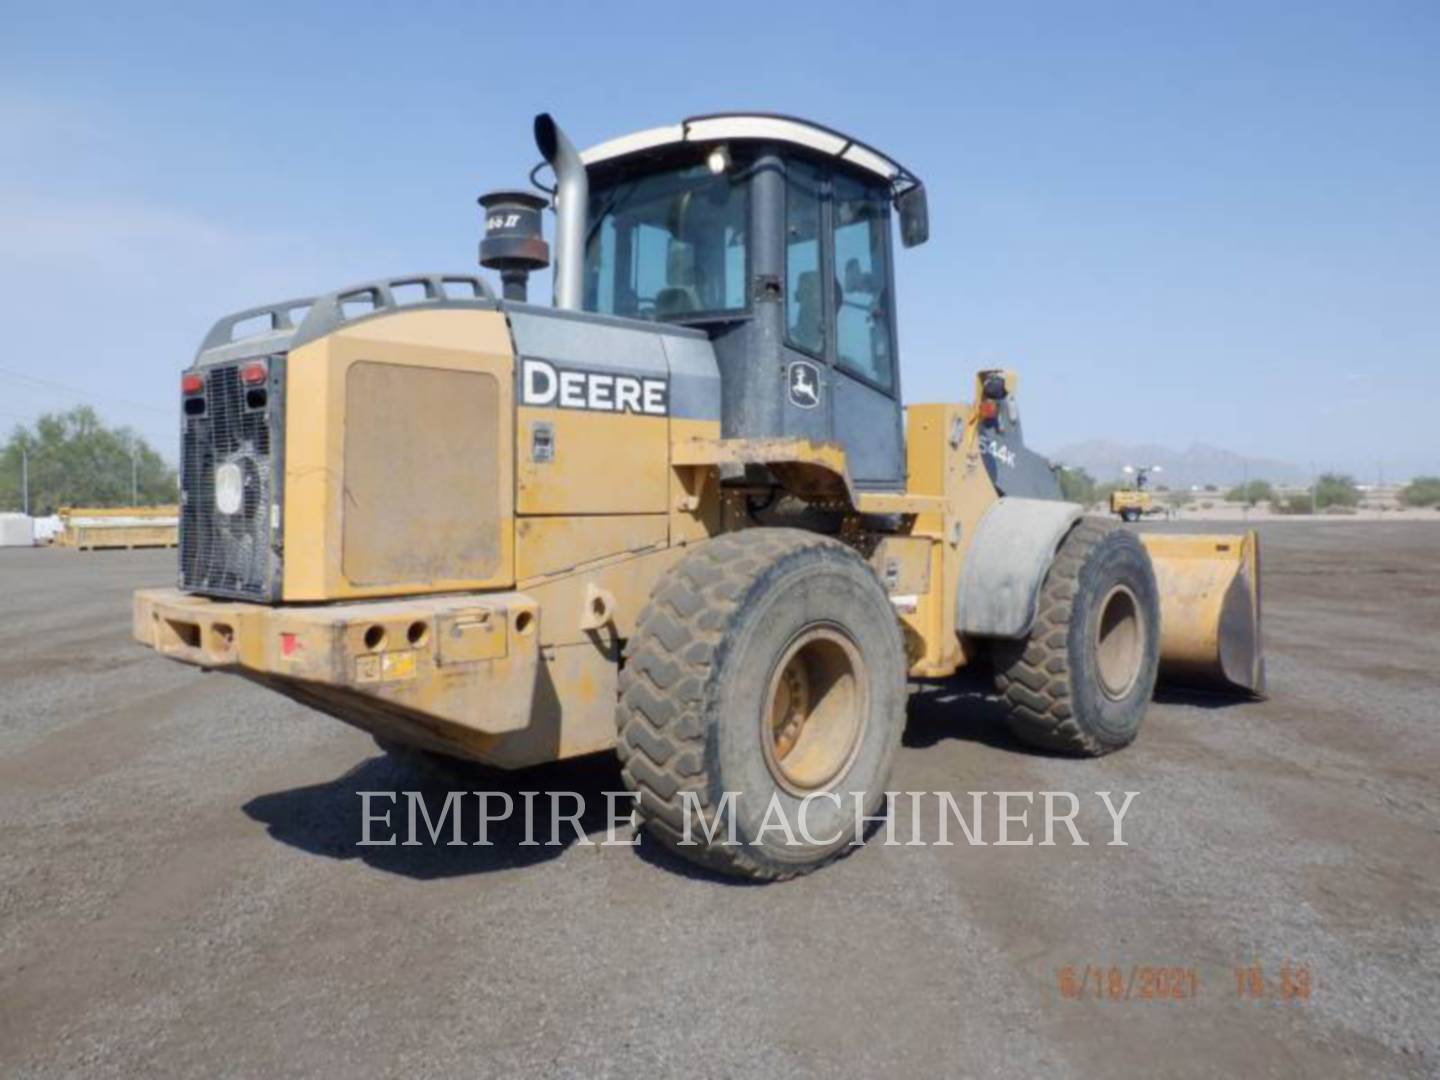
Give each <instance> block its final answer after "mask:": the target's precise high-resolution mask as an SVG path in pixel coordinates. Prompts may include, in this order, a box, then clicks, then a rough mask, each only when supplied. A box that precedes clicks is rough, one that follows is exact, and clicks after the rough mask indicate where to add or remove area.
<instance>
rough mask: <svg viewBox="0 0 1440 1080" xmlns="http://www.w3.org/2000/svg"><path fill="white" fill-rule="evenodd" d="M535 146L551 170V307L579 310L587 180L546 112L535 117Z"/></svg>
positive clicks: (575, 155)
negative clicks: (552, 231) (552, 296)
mask: <svg viewBox="0 0 1440 1080" xmlns="http://www.w3.org/2000/svg"><path fill="white" fill-rule="evenodd" d="M535 145H536V146H537V147H538V148H539V150H540V156H541V157H543V158H544V159H545V160H546V161H548V162H549V163H550V167H551V168H552V169H554V170H555V306H556V307H558V308H566V309H568V310H570V311H579V310H580V308H581V307H582V306H583V304H584V293H585V219H586V216H587V214H588V211H589V207H590V178H589V177H588V176H587V175H586V173H585V165H584V164H583V163H582V162H581V161H580V155H579V154H578V153H577V152H576V150H575V146H574V144H573V143H571V141H570V140H569V139H568V138H566V137H565V133H564V132H563V131H561V130H560V125H559V124H557V123H555V120H554V118H552V117H551V115H550V114H549V113H541V114H540V115H539V116H537V117H535Z"/></svg>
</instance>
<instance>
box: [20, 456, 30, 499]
mask: <svg viewBox="0 0 1440 1080" xmlns="http://www.w3.org/2000/svg"><path fill="white" fill-rule="evenodd" d="M20 507H21V509H22V510H24V512H25V516H26V517H29V516H30V451H28V450H27V449H25V444H24V443H21V444H20Z"/></svg>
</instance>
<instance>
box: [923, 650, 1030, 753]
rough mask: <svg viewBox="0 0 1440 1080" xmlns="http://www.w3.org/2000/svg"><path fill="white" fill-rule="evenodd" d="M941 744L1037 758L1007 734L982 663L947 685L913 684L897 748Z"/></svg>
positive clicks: (948, 680)
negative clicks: (976, 746) (947, 742)
mask: <svg viewBox="0 0 1440 1080" xmlns="http://www.w3.org/2000/svg"><path fill="white" fill-rule="evenodd" d="M945 739H959V740H960V741H962V742H974V743H981V744H982V745H985V746H993V747H995V748H996V749H999V750H1012V751H1015V752H1016V753H1022V754H1033V753H1035V750H1034V748H1033V747H1029V746H1026V745H1025V744H1024V743H1022V742H1020V741H1019V740H1018V739H1016V738H1015V736H1014V735H1012V734H1010V728H1009V727H1008V726H1007V725H1006V723H1005V708H1004V706H1002V705H1001V704H1000V701H999V700H998V699H997V698H996V696H995V684H994V681H993V678H992V676H991V674H990V668H989V665H988V664H985V663H981V664H978V665H976V666H974V667H970V668H962V669H960V671H958V672H956V673H955V674H954V675H952V676H950V677H949V678H946V679H924V680H911V682H910V708H909V717H908V720H907V722H906V724H905V734H904V736H903V737H902V739H901V745H902V746H905V747H908V748H911V749H923V748H925V747H927V746H934V745H935V744H936V743H938V742H941V741H943V740H945Z"/></svg>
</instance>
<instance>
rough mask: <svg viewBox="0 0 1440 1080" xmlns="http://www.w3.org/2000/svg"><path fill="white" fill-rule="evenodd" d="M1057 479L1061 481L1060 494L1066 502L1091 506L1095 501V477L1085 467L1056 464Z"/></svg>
mask: <svg viewBox="0 0 1440 1080" xmlns="http://www.w3.org/2000/svg"><path fill="white" fill-rule="evenodd" d="M1055 479H1056V480H1058V481H1059V482H1060V494H1061V495H1062V496H1063V497H1064V498H1065V501H1066V502H1073V503H1079V504H1080V505H1081V506H1089V505H1090V504H1091V503H1093V502H1094V501H1095V478H1094V477H1093V476H1091V475H1090V474H1089V473H1088V472H1086V471H1085V470H1084V469H1072V468H1069V467H1068V466H1065V465H1056V466H1055Z"/></svg>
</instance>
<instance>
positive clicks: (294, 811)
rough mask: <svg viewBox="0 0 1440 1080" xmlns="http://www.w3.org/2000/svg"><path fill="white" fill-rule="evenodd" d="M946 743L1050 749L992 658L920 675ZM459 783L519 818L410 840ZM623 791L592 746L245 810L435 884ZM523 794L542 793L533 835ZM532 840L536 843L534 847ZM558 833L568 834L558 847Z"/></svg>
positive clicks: (609, 759)
mask: <svg viewBox="0 0 1440 1080" xmlns="http://www.w3.org/2000/svg"><path fill="white" fill-rule="evenodd" d="M1194 696H1195V699H1196V700H1195V703H1196V704H1201V705H1207V706H1211V707H1215V706H1220V705H1223V704H1225V703H1226V702H1225V699H1223V698H1216V699H1213V700H1212V699H1211V698H1209V696H1208V695H1194ZM1157 700H1174V698H1173V697H1172V695H1170V694H1167V695H1166V696H1165V697H1164V698H1163V699H1162V698H1160V697H1159V696H1158V695H1157ZM1186 700H1187V701H1188V700H1189V698H1188V696H1187V698H1186ZM946 739H956V740H960V741H963V742H974V743H979V744H982V745H985V746H990V747H994V748H996V749H1000V750H1005V751H1009V752H1014V753H1020V754H1029V755H1035V754H1039V755H1042V756H1049V755H1047V754H1046V752H1045V751H1042V750H1036V749H1035V748H1034V747H1030V746H1026V745H1025V744H1024V743H1022V742H1020V741H1019V740H1017V739H1016V738H1015V737H1014V736H1013V735H1011V734H1010V730H1009V728H1008V727H1007V725H1006V723H1005V711H1004V708H1003V706H1001V704H1000V702H999V701H998V700H997V699H996V697H995V694H994V690H993V684H992V682H991V679H990V675H989V672H988V669H985V668H984V667H983V665H982V666H981V669H980V670H973V669H972V670H967V671H961V672H960V673H959V674H957V675H955V676H953V677H951V678H948V679H937V680H924V681H913V682H912V683H911V693H910V701H909V707H908V712H907V719H906V725H905V732H904V735H903V736H902V740H901V744H902V745H903V746H905V747H907V748H910V749H923V748H925V747H929V746H934V745H935V744H937V743H939V742H941V741H943V740H946ZM452 790H455V791H464V792H467V793H468V792H497V793H504V794H506V795H508V796H509V797H510V798H511V799H512V800H513V803H514V811H513V813H512V814H511V816H510V817H508V818H506V819H505V820H498V821H493V822H491V823H490V824H489V826H488V829H487V833H486V836H487V839H489V840H490V842H491V846H489V847H481V846H476V845H475V841H476V840H477V839H478V838H479V835H480V821H479V816H480V801H479V799H478V798H476V797H475V796H474V795H468V794H467V796H466V797H465V798H463V799H462V800H461V805H462V814H461V830H460V835H461V839H462V840H463V841H464V846H450V845H449V843H448V841H449V840H450V839H451V836H452V834H451V832H450V828H451V827H450V826H449V825H448V824H447V825H446V827H445V829H444V831H443V832H442V833H441V834H440V839H439V841H438V842H432V841H431V839H430V837H429V835H428V833H427V831H426V826H425V822H424V820H423V819H417V827H416V836H417V838H418V839H419V841H420V842H419V843H418V844H415V845H410V846H407V845H406V844H405V843H404V841H405V840H406V839H407V838H408V805H407V801H406V796H405V795H404V792H410V791H413V792H418V793H419V796H420V798H421V799H423V801H424V804H425V808H426V810H427V811H428V813H429V815H430V818H431V820H432V821H438V819H439V815H440V813H441V810H442V808H443V806H444V804H445V799H446V796H447V795H448V794H449V793H450V791H452ZM624 790H625V789H624V784H623V783H622V781H621V779H620V769H619V765H618V764H617V763H616V761H615V759H614V756H613V755H610V754H592V755H590V756H589V757H584V758H579V759H576V760H573V761H564V762H556V763H554V764H550V765H542V766H538V767H536V768H532V769H525V770H522V771H520V772H515V773H508V774H497V773H491V772H488V771H485V770H482V769H474V770H471V769H467V768H465V767H464V766H457V767H456V768H455V770H454V775H453V777H451V778H448V779H442V778H440V777H437V776H435V775H433V774H430V773H427V772H422V771H420V770H418V769H416V768H414V767H412V766H410V765H408V764H406V763H405V761H404V760H403V759H400V758H394V757H390V756H388V755H384V754H381V755H379V756H376V757H372V758H369V759H368V760H366V761H364V762H362V763H361V764H359V765H357V766H356V767H355V768H353V769H351V770H350V771H348V772H346V773H345V774H344V775H342V776H338V777H336V778H335V779H334V780H329V781H326V782H324V783H320V784H312V785H309V786H307V787H298V788H291V789H290V790H288V791H277V792H273V793H271V794H268V795H261V796H258V797H256V798H254V799H251V800H250V801H249V802H248V803H246V804H245V806H244V808H243V809H244V811H245V813H246V815H247V816H249V817H250V818H251V819H252V820H254V821H257V822H259V823H260V824H262V825H264V826H265V829H266V831H267V832H268V833H269V834H270V836H272V837H274V838H275V839H276V840H279V841H280V842H281V843H284V844H288V845H290V846H291V847H295V848H299V849H301V850H302V851H307V852H310V853H311V854H313V855H320V856H323V857H325V858H330V859H359V860H361V861H363V862H364V863H365V864H366V865H368V866H372V867H374V868H375V869H377V870H383V871H385V872H386V873H392V874H399V875H402V876H404V877H410V878H416V879H420V880H427V879H437V878H450V877H465V876H469V875H473V874H486V873H491V872H493V871H497V870H514V869H520V868H523V867H526V866H532V865H535V864H538V863H543V862H547V861H549V860H551V859H555V858H558V857H560V856H561V855H563V854H564V853H565V851H566V850H568V849H569V848H570V847H571V846H572V845H573V844H575V843H576V835H575V829H574V827H573V826H572V825H571V823H570V820H569V819H568V817H567V815H568V814H569V813H571V812H573V810H574V808H575V806H574V800H573V799H571V798H569V797H568V796H567V795H562V796H561V801H560V805H559V807H558V813H557V807H556V805H555V804H554V803H552V802H551V799H550V796H549V793H550V792H552V791H553V792H561V793H569V792H573V793H575V795H578V796H579V797H580V798H581V799H583V800H584V802H583V806H584V809H583V811H582V812H581V814H580V817H579V825H580V828H581V830H582V831H583V832H584V833H585V835H586V836H587V837H589V838H590V840H591V841H592V842H593V843H600V842H601V841H603V840H604V839H605V830H606V828H607V825H608V808H607V802H606V792H622V791H624ZM362 791H373V792H395V793H397V794H396V799H395V801H394V802H393V803H392V802H390V801H389V800H388V799H379V798H377V799H374V800H372V804H371V812H372V814H382V815H383V813H384V812H385V811H386V810H389V811H390V819H389V820H390V824H389V825H388V826H386V825H384V824H383V823H382V822H380V821H376V822H374V823H373V825H372V831H371V836H372V839H388V838H389V837H391V836H393V837H394V839H395V843H394V844H393V845H378V846H376V845H372V846H360V844H359V841H360V840H361V838H362V836H363V831H362V830H363V828H364V825H363V821H362V799H361V797H360V794H359V793H360V792H362ZM523 792H536V793H538V794H536V795H535V799H534V812H533V815H532V819H531V820H532V826H531V831H530V834H529V836H528V838H527V833H526V825H525V817H524V810H523V807H524V803H523V800H522V793H523ZM499 801H500V800H498V799H494V800H492V809H493V811H494V812H497V813H498V812H499V810H500V806H499V805H498V804H499ZM629 808H630V803H629V801H628V800H625V799H618V800H617V803H616V816H617V818H619V819H620V820H621V821H623V820H624V819H625V817H626V816H627V812H628V810H629ZM628 837H629V830H628V827H625V826H621V827H620V829H619V830H618V831H617V839H620V840H624V839H627V838H628ZM527 839H530V840H533V841H534V842H533V843H526V841H527ZM552 839H556V840H558V842H557V843H553V844H552V843H550V841H551V840H552ZM633 851H634V853H635V855H636V856H637V857H639V858H640V859H641V860H643V861H644V862H646V863H649V864H650V865H652V866H654V867H656V868H657V869H661V870H664V871H666V872H669V873H673V874H678V875H680V876H683V877H687V878H692V879H699V880H704V881H712V882H716V883H718V884H724V885H732V886H747V885H752V884H755V883H754V882H748V881H745V880H743V879H737V878H731V877H726V876H724V875H721V874H717V873H715V872H713V871H710V870H707V869H705V868H703V867H700V866H696V865H695V864H693V863H690V862H688V861H686V860H685V859H682V858H681V857H679V856H678V855H676V854H674V853H673V852H671V851H669V850H668V849H666V848H665V847H663V846H662V845H660V844H659V843H657V842H655V841H654V840H652V839H650V838H648V837H645V836H642V837H641V840H640V843H639V844H637V845H635V846H634V848H633Z"/></svg>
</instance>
